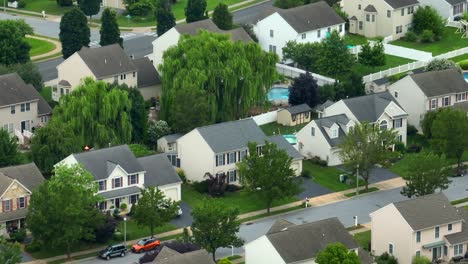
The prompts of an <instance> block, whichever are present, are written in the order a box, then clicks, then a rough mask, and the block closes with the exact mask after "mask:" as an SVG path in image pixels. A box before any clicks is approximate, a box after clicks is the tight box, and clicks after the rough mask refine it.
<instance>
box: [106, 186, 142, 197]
mask: <svg viewBox="0 0 468 264" xmlns="http://www.w3.org/2000/svg"><path fill="white" fill-rule="evenodd" d="M139 193H141V190H140V188H139V187H137V186H130V187H125V188H120V189H115V190H112V191H107V192H102V193H99V195H100V196H102V197H104V199H106V200H107V199H112V198H116V197H123V196H129V195H132V194H139Z"/></svg>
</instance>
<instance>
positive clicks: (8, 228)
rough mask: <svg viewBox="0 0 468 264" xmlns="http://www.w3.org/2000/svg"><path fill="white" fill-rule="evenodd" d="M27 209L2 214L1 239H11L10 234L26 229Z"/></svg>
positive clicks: (0, 220) (0, 224)
mask: <svg viewBox="0 0 468 264" xmlns="http://www.w3.org/2000/svg"><path fill="white" fill-rule="evenodd" d="M26 214H27V209H20V210H14V211H10V212H5V213H1V214H0V237H1V236H4V237H6V238H9V237H10V236H9V234H10V233H13V232H17V231H18V230H20V229H21V228H24V227H25V226H26V225H25V219H26Z"/></svg>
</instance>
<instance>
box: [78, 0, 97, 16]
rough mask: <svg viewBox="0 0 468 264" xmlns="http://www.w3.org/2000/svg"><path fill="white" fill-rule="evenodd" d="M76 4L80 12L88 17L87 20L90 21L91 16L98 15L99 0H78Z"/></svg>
mask: <svg viewBox="0 0 468 264" xmlns="http://www.w3.org/2000/svg"><path fill="white" fill-rule="evenodd" d="M78 3H79V7H80V9H81V11H83V13H84V14H85V15H87V16H89V20H91V18H92V16H94V15H96V14H97V13H99V9H100V8H101V3H100V1H99V0H80V1H78Z"/></svg>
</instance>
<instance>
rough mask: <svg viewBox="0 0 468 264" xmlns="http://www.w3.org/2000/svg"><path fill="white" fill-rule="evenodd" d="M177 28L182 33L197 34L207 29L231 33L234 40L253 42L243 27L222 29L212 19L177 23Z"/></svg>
mask: <svg viewBox="0 0 468 264" xmlns="http://www.w3.org/2000/svg"><path fill="white" fill-rule="evenodd" d="M175 28H176V30H177V31H178V32H179V33H180V34H188V35H196V34H198V32H199V31H200V30H206V31H210V32H214V33H221V34H229V35H231V39H232V41H238V40H240V41H242V42H253V40H252V38H251V37H250V36H249V34H247V32H245V30H244V29H243V28H236V29H231V30H221V29H219V28H218V26H216V24H215V23H214V22H213V21H212V20H211V19H205V20H200V21H196V22H192V23H188V24H177V25H176V26H175Z"/></svg>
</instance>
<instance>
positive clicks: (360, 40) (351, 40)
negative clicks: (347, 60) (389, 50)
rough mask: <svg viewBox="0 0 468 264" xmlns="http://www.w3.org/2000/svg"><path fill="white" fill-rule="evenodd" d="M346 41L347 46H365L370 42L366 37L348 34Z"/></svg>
mask: <svg viewBox="0 0 468 264" xmlns="http://www.w3.org/2000/svg"><path fill="white" fill-rule="evenodd" d="M344 39H345V42H346V44H347V45H351V46H357V45H363V44H366V42H367V41H368V39H367V38H366V37H364V36H361V35H358V34H351V33H349V34H346V35H345V38H344Z"/></svg>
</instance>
